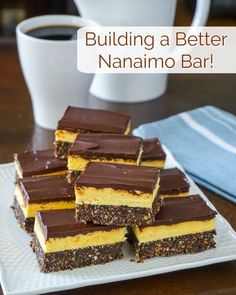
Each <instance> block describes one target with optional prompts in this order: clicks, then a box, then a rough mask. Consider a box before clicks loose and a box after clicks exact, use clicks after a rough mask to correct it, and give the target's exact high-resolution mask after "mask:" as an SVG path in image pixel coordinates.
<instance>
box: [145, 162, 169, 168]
mask: <svg viewBox="0 0 236 295" xmlns="http://www.w3.org/2000/svg"><path fill="white" fill-rule="evenodd" d="M141 166H148V167H155V168H161V169H162V168H164V166H165V161H159V160H144V161H142V162H141Z"/></svg>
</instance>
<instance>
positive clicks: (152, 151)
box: [141, 138, 166, 168]
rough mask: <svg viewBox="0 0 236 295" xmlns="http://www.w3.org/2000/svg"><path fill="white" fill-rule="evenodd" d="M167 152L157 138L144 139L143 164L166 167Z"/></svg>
mask: <svg viewBox="0 0 236 295" xmlns="http://www.w3.org/2000/svg"><path fill="white" fill-rule="evenodd" d="M165 160H166V154H165V152H164V150H163V148H162V146H161V143H160V141H159V140H158V139H157V138H152V139H146V140H144V141H143V153H142V162H141V165H142V166H151V167H157V168H164V166H165Z"/></svg>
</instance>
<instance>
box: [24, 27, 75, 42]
mask: <svg viewBox="0 0 236 295" xmlns="http://www.w3.org/2000/svg"><path fill="white" fill-rule="evenodd" d="M78 29H79V27H78V26H66V25H65V26H64V25H54V26H42V27H38V28H34V29H31V30H29V31H28V32H26V34H27V35H29V36H31V37H34V38H38V39H44V40H54V41H68V40H76V39H77V31H78Z"/></svg>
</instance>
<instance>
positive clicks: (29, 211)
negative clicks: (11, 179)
mask: <svg viewBox="0 0 236 295" xmlns="http://www.w3.org/2000/svg"><path fill="white" fill-rule="evenodd" d="M15 197H16V200H17V202H18V204H19V206H20V208H21V210H22V212H23V214H24V216H25V218H29V217H35V214H36V212H37V211H42V210H57V209H74V208H75V202H74V201H57V202H45V203H30V204H25V202H24V198H23V195H22V192H21V190H20V188H19V187H18V185H16V188H15Z"/></svg>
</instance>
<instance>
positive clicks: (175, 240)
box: [130, 195, 216, 262]
mask: <svg viewBox="0 0 236 295" xmlns="http://www.w3.org/2000/svg"><path fill="white" fill-rule="evenodd" d="M215 215H216V212H215V211H214V210H212V209H211V208H210V207H208V206H207V204H206V203H205V201H204V200H203V199H202V198H201V197H200V196H198V195H193V196H189V197H186V198H178V197H177V198H167V199H165V200H164V204H163V206H162V208H161V210H160V212H159V213H158V214H157V217H156V220H155V222H154V223H153V224H152V225H150V226H133V227H132V230H131V237H130V241H131V244H132V245H133V247H134V249H135V257H136V260H137V261H138V262H141V261H143V260H145V259H147V258H151V257H155V256H172V255H176V254H190V253H197V252H202V251H205V250H208V249H211V248H214V247H215V244H216V243H215V241H214V235H215V234H216V231H215Z"/></svg>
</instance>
